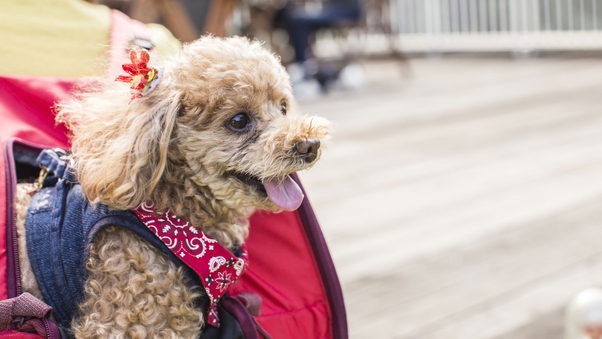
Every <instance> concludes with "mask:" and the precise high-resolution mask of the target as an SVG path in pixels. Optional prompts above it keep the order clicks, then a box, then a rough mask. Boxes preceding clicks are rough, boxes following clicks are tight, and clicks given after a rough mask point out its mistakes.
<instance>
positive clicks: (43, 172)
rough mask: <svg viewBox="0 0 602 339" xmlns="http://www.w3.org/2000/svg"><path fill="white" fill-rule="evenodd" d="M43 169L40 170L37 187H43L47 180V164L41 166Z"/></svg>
mask: <svg viewBox="0 0 602 339" xmlns="http://www.w3.org/2000/svg"><path fill="white" fill-rule="evenodd" d="M41 167H42V169H41V170H40V175H39V176H38V183H37V189H41V188H42V187H43V186H44V181H45V180H46V177H47V176H48V172H49V170H48V167H46V166H41Z"/></svg>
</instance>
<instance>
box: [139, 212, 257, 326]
mask: <svg viewBox="0 0 602 339" xmlns="http://www.w3.org/2000/svg"><path fill="white" fill-rule="evenodd" d="M133 212H134V214H136V216H137V217H138V218H139V219H140V220H141V221H142V222H143V223H144V224H145V225H146V227H148V229H150V230H151V231H153V233H155V235H156V236H157V237H158V238H159V239H161V241H163V243H165V245H167V247H168V248H169V249H170V250H171V252H172V253H173V254H175V255H176V256H177V257H178V258H180V259H181V260H182V261H183V262H184V263H185V264H186V265H187V266H188V267H190V268H191V269H192V270H194V271H195V272H196V274H198V276H199V277H200V278H201V281H203V284H204V285H205V292H207V295H208V296H209V300H210V305H211V306H210V307H209V313H208V316H207V318H208V323H209V325H212V326H216V327H219V317H218V314H217V303H218V302H219V300H220V298H221V297H222V296H223V295H224V293H226V291H227V290H228V288H229V287H230V286H231V285H232V284H234V282H235V281H236V280H237V279H238V277H240V275H241V274H242V273H243V272H244V271H245V270H246V269H247V266H248V265H249V260H248V255H247V250H246V248H245V246H244V245H243V246H242V247H241V250H242V257H241V258H238V257H236V256H235V255H234V254H232V253H231V252H230V251H228V250H227V249H226V248H225V247H223V246H222V245H221V244H220V243H218V242H217V240H215V239H212V238H210V237H209V236H207V235H206V234H205V233H203V232H201V231H200V230H199V229H197V228H196V227H194V226H192V225H191V224H190V223H189V222H188V221H186V220H183V219H180V218H178V217H177V216H175V215H174V214H173V213H171V212H170V211H167V212H165V213H163V214H158V213H156V212H155V211H154V210H153V205H152V204H150V203H144V204H142V205H140V206H138V208H136V209H135V210H134V211H133Z"/></svg>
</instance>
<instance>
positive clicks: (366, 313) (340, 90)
mask: <svg viewBox="0 0 602 339" xmlns="http://www.w3.org/2000/svg"><path fill="white" fill-rule="evenodd" d="M100 3H101V4H104V5H107V6H110V7H112V8H116V9H119V10H121V11H123V12H124V13H126V14H128V15H129V16H130V17H132V18H134V19H137V20H140V21H142V22H144V23H160V24H162V25H164V26H165V27H167V28H168V29H169V30H170V31H171V33H173V35H174V36H175V37H176V38H177V39H179V40H180V41H182V42H187V41H192V40H194V39H195V38H197V37H198V36H199V35H200V34H204V33H207V32H210V33H213V34H215V35H219V36H228V35H233V34H239V35H240V34H242V35H247V36H250V37H254V38H256V39H259V40H262V41H264V42H265V47H266V48H269V49H271V50H273V51H274V52H275V53H277V54H279V55H280V56H281V58H282V62H283V64H284V65H285V66H286V67H287V69H288V71H289V73H290V75H291V79H292V81H293V85H294V88H295V93H296V95H297V97H298V98H299V101H300V103H299V105H300V108H301V110H302V111H303V112H306V113H310V114H317V115H322V116H324V117H326V118H328V119H330V120H331V121H333V122H334V123H335V126H336V127H335V129H336V131H335V133H334V135H333V138H332V141H331V142H330V144H328V145H327V147H326V149H325V150H324V153H323V158H322V160H321V161H320V162H319V163H318V164H317V165H316V166H315V167H314V168H313V169H311V170H310V171H308V172H306V173H301V177H302V179H303V180H304V184H305V186H306V189H307V190H308V192H309V197H310V199H311V201H312V203H313V205H314V209H315V211H316V214H317V216H318V219H319V220H320V222H321V225H322V228H323V231H324V233H325V236H326V238H327V241H328V243H329V245H330V250H331V253H332V256H333V259H334V261H335V264H336V266H337V270H338V274H339V277H340V279H341V283H342V286H343V290H344V294H345V300H346V305H347V312H348V321H349V326H350V336H351V338H354V339H363V338H369V339H373V338H377V339H381V338H404V339H418V338H442V339H443V338H444V339H450V338H452V339H453V338H462V339H480V338H483V339H485V338H491V339H493V338H495V339H523V338H524V339H527V338H529V339H533V338H535V339H537V338H541V339H561V338H566V339H573V338H580V339H585V338H590V339H599V338H600V336H599V333H598V332H599V331H598V332H596V331H595V330H591V331H590V332H589V333H590V334H589V335H588V336H586V334H585V333H586V329H585V328H586V327H588V326H589V327H590V329H591V328H592V327H596V326H597V327H598V328H602V314H600V313H598V316H597V317H596V316H595V315H594V316H587V314H586V315H584V316H583V319H581V318H579V317H580V315H579V314H580V313H579V312H580V311H579V310H576V311H574V312H573V313H572V315H569V316H568V318H570V319H568V325H567V326H569V327H570V326H574V327H575V328H576V329H575V330H574V331H573V332H570V333H569V332H567V334H566V335H565V330H566V329H565V308H566V306H567V304H568V303H569V302H570V301H571V299H572V298H573V297H574V296H575V295H576V294H577V293H578V292H580V291H582V290H583V289H585V288H588V287H602V0H365V1H361V0H324V1H317V0H316V1H310V0H307V1H284V0H214V1H208V0H206V1H202V0H131V1H126V0H104V1H100ZM594 294H595V293H594ZM598 300H602V299H601V298H598ZM597 302H599V301H597ZM585 304H587V302H585ZM598 305H599V304H598ZM583 312H585V313H587V312H586V311H583ZM585 313H584V314H585ZM571 317H573V318H571ZM584 319H585V320H584ZM579 326H581V327H583V328H584V329H583V330H581V329H580V327H579Z"/></svg>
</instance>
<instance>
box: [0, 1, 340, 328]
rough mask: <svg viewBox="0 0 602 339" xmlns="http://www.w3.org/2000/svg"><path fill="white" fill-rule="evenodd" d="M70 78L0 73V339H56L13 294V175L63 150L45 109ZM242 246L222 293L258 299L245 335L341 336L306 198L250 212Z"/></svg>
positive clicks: (26, 301)
mask: <svg viewBox="0 0 602 339" xmlns="http://www.w3.org/2000/svg"><path fill="white" fill-rule="evenodd" d="M128 21H129V19H127V18H125V19H124V18H123V14H121V13H118V12H115V13H114V14H113V36H112V44H111V45H112V46H117V45H119V44H118V43H117V42H116V41H117V40H119V39H120V36H124V34H123V31H125V30H127V29H129V30H130V31H133V32H134V33H136V29H135V27H131V23H128ZM114 53H116V52H115V49H113V50H112V54H114ZM111 59H112V60H117V58H115V57H114V56H113V57H112V58H111ZM113 64H114V63H113ZM74 81H75V79H57V78H44V77H0V142H1V143H2V147H1V148H0V162H1V164H0V197H6V199H5V201H4V202H1V203H0V300H1V301H0V337H12V338H40V337H48V338H60V337H61V333H60V332H59V330H58V328H57V327H56V325H54V324H53V323H52V322H51V321H50V320H49V313H50V310H49V307H48V306H47V305H45V304H44V303H41V302H38V301H37V300H35V299H31V298H29V297H28V296H27V295H22V294H21V288H20V280H19V263H18V255H17V253H18V252H17V247H16V246H17V242H16V241H15V240H16V231H15V229H14V221H15V212H14V209H13V200H14V194H15V189H16V183H17V180H18V179H23V178H31V177H37V176H38V174H37V172H38V171H39V169H37V168H35V167H34V166H32V165H35V159H36V157H37V155H38V154H39V153H40V152H41V150H42V149H44V148H54V147H61V148H65V149H66V148H68V147H69V144H68V139H67V137H66V130H65V129H64V128H63V127H62V126H55V123H54V114H53V112H52V106H53V104H54V102H55V101H56V100H57V99H59V98H61V97H63V96H65V95H67V94H68V92H69V90H70V88H71V87H72V86H73V84H74ZM295 179H296V180H298V178H295ZM247 248H248V252H249V259H250V263H251V264H250V266H249V269H248V270H247V271H246V273H245V274H244V275H243V276H242V277H241V279H240V281H239V282H238V283H237V284H236V285H235V286H233V287H232V288H230V291H229V293H230V295H232V296H234V297H235V296H237V295H241V294H243V295H244V293H245V292H251V293H253V294H256V295H259V296H260V297H261V299H262V303H261V308H260V312H259V314H260V315H256V316H254V320H253V321H252V322H251V323H250V324H241V327H246V328H245V329H244V331H243V332H244V334H245V336H244V338H245V339H249V338H257V339H259V338H262V337H264V338H267V337H271V338H274V339H276V338H307V339H310V338H311V339H321V338H324V339H326V338H336V339H345V338H347V323H346V315H345V308H344V304H343V297H342V293H341V289H340V285H339V281H338V278H337V275H336V272H335V269H334V265H333V263H332V260H331V257H330V254H329V252H328V248H327V246H326V243H325V241H324V238H323V236H322V233H321V231H320V227H319V225H318V222H317V220H316V218H315V216H314V213H313V211H312V208H311V205H310V204H309V201H308V200H307V198H306V199H305V200H304V202H303V204H302V205H301V207H300V208H299V209H298V210H297V211H295V212H284V213H280V214H270V213H265V212H264V213H261V212H260V213H256V214H255V215H254V216H253V217H252V218H251V232H250V237H249V239H248V240H247ZM236 300H238V302H240V301H242V302H244V298H241V299H236ZM241 305H242V303H241ZM245 312H246V311H245ZM247 314H248V313H247ZM63 336H65V335H64V334H63Z"/></svg>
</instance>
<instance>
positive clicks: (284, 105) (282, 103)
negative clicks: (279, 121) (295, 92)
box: [280, 101, 286, 115]
mask: <svg viewBox="0 0 602 339" xmlns="http://www.w3.org/2000/svg"><path fill="white" fill-rule="evenodd" d="M280 112H282V114H284V115H286V102H284V101H283V102H281V103H280Z"/></svg>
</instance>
